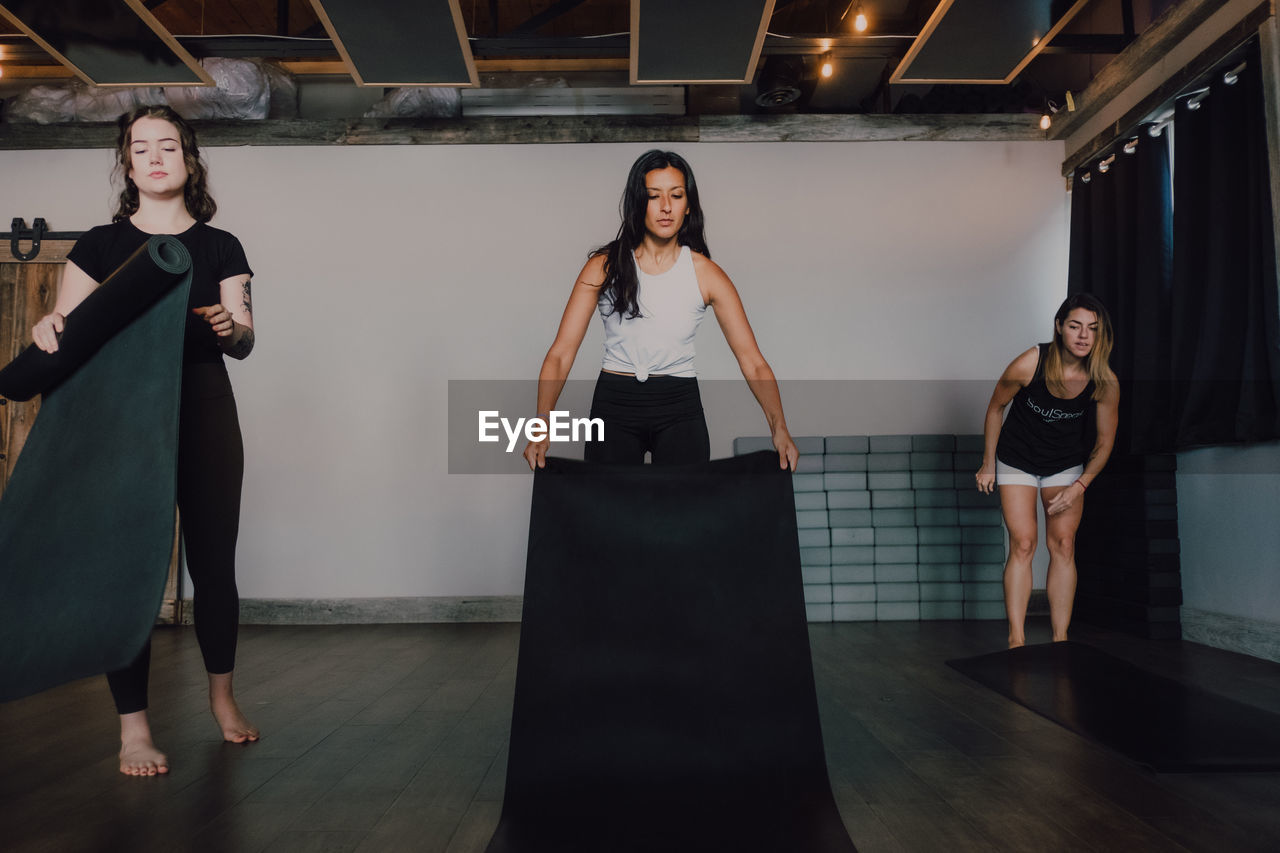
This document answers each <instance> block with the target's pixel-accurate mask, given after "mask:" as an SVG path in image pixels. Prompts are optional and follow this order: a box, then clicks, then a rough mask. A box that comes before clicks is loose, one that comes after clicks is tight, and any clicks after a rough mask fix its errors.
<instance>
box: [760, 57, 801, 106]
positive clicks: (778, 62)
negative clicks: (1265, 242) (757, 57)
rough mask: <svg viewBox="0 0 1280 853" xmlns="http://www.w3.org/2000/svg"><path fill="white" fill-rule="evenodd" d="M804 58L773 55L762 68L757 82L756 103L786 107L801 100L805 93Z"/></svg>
mask: <svg viewBox="0 0 1280 853" xmlns="http://www.w3.org/2000/svg"><path fill="white" fill-rule="evenodd" d="M803 81H804V60H803V59H802V58H801V57H799V56H771V57H769V58H768V59H767V60H765V63H764V66H763V67H762V68H761V69H760V79H759V80H758V81H757V82H756V105H757V106H760V107H765V108H777V107H785V106H787V105H788V104H794V103H795V102H796V101H798V100H800V95H801V94H802V93H803V90H802V89H801V83H802V82H803Z"/></svg>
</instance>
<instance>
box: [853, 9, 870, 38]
mask: <svg viewBox="0 0 1280 853" xmlns="http://www.w3.org/2000/svg"><path fill="white" fill-rule="evenodd" d="M853 28H854V29H855V30H857V31H858V32H860V33H865V32H866V31H867V15H866V13H865V12H863V11H862V5H861V4H859V5H858V14H856V15H854V16H853Z"/></svg>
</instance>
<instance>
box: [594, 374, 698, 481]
mask: <svg viewBox="0 0 1280 853" xmlns="http://www.w3.org/2000/svg"><path fill="white" fill-rule="evenodd" d="M591 417H593V418H600V419H602V420H603V421H604V441H588V442H587V445H586V449H585V450H584V452H583V458H584V459H586V461H588V462H614V463H623V464H628V465H640V464H642V463H643V462H644V454H645V451H648V452H649V453H650V454H651V455H652V461H653V464H654V465H686V464H691V463H695V462H706V461H707V460H708V459H710V458H711V440H710V439H709V438H708V436H707V421H706V418H704V417H703V414H702V397H701V396H700V395H699V394H698V380H697V379H694V378H692V377H689V378H684V377H677V376H650V377H649V378H648V379H646V380H645V381H644V382H639V381H637V380H636V378H635V377H634V376H620V375H618V374H616V373H605V372H604V371H601V372H600V377H599V378H598V379H597V380H596V390H595V395H594V396H593V397H592V399H591Z"/></svg>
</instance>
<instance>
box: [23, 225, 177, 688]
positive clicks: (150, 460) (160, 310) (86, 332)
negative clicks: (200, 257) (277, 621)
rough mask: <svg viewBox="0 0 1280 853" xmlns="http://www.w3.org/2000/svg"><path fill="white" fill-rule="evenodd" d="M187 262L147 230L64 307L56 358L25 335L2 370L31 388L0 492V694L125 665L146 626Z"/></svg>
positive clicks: (161, 538)
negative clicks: (143, 239)
mask: <svg viewBox="0 0 1280 853" xmlns="http://www.w3.org/2000/svg"><path fill="white" fill-rule="evenodd" d="M190 267H191V258H190V255H189V254H188V253H187V250H186V247H184V246H183V245H182V243H180V242H179V241H178V240H177V238H175V237H169V236H156V237H152V238H151V239H150V240H148V241H147V243H145V244H144V246H143V248H142V249H140V250H139V251H138V252H136V253H135V254H134V255H133V256H131V257H130V259H129V260H128V261H127V262H125V264H123V265H122V266H121V267H120V268H119V269H118V270H116V271H115V272H114V273H112V274H111V276H109V277H108V279H107V280H106V281H105V282H103V283H102V285H101V286H100V287H99V288H98V289H97V290H95V291H94V293H93V294H92V295H91V296H90V297H88V298H86V299H85V300H84V302H82V303H81V304H80V305H79V306H77V308H76V309H75V310H74V311H73V312H71V314H70V315H68V317H67V324H66V328H65V330H64V332H63V336H62V342H61V343H60V346H59V352H60V353H62V357H61V358H41V357H40V356H44V355H47V354H45V353H39V355H34V354H31V351H30V350H27V351H25V352H24V353H23V354H22V355H20V356H19V357H18V359H15V360H14V362H13V363H11V364H10V365H9V366H8V367H6V368H5V369H4V371H0V374H3V380H4V381H3V383H2V384H0V391H3V393H4V394H5V396H9V393H10V391H16V392H25V391H26V390H28V389H32V388H34V389H35V390H34V391H33V392H32V393H33V394H34V393H44V394H45V397H44V400H43V402H42V404H41V407H40V412H39V414H38V415H37V417H36V421H35V423H34V424H33V425H32V429H31V433H30V435H29V436H28V437H27V441H26V444H25V446H24V447H23V449H22V454H21V455H20V456H19V457H18V461H17V464H16V465H15V467H14V471H13V475H12V476H11V477H10V479H9V484H8V486H7V487H6V489H5V492H4V495H3V496H0V701H7V700H10V699H16V698H19V697H22V696H27V695H30V694H32V693H36V692H38V691H40V690H44V689H46V688H49V687H53V686H55V685H58V684H62V683H64V682H67V681H71V680H74V679H77V678H82V677H85V676H89V675H95V674H99V673H103V672H107V671H110V670H114V669H120V668H123V667H124V666H126V665H128V664H129V663H130V662H131V661H132V660H133V659H134V657H136V656H137V654H138V651H139V650H140V649H141V648H142V646H143V644H144V643H145V642H146V639H147V637H148V636H149V634H150V632H151V627H152V625H153V623H154V622H155V616H156V613H157V611H158V610H159V607H160V601H161V597H162V596H163V593H164V582H165V576H166V574H167V572H168V566H169V558H170V555H171V553H172V548H173V530H174V528H173V524H174V499H175V491H176V486H177V451H178V406H179V402H180V392H181V384H182V340H183V335H184V331H185V322H186V309H187V296H188V291H189V290H190V286H191V276H190ZM50 389H53V390H52V391H51V390H50ZM28 396H30V395H28ZM14 399H19V398H18V397H17V396H15V397H14Z"/></svg>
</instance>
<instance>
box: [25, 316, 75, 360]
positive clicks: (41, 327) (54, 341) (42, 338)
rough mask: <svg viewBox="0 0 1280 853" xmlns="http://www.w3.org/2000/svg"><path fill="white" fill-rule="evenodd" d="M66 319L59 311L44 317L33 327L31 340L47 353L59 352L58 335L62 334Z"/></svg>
mask: <svg viewBox="0 0 1280 853" xmlns="http://www.w3.org/2000/svg"><path fill="white" fill-rule="evenodd" d="M66 319H67V318H66V317H63V316H62V315H61V314H59V313H58V312H57V311H54V312H53V313H52V314H46V315H44V316H43V317H41V318H40V320H39V322H37V323H36V324H35V325H34V326H32V327H31V340H32V341H33V342H35V345H36V346H38V347H39V348H40V349H42V350H44V351H45V352H57V351H58V335H59V334H61V333H62V330H63V328H64V326H65V324H66Z"/></svg>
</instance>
